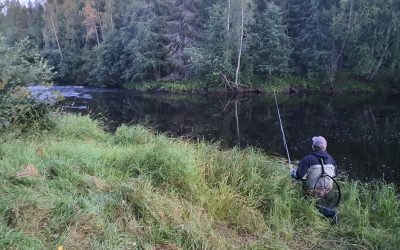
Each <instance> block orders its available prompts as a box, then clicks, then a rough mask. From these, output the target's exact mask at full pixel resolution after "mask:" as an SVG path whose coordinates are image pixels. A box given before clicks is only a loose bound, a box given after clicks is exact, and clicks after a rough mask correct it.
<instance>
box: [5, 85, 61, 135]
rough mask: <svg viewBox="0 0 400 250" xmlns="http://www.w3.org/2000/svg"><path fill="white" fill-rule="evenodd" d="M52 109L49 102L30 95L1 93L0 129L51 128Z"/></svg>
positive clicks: (52, 123) (52, 124)
mask: <svg viewBox="0 0 400 250" xmlns="http://www.w3.org/2000/svg"><path fill="white" fill-rule="evenodd" d="M51 110H52V109H51V106H50V105H49V104H47V103H44V102H41V101H38V100H36V99H33V98H30V97H23V96H22V97H21V96H17V95H13V94H5V93H4V94H0V129H20V130H22V131H26V130H27V129H29V128H36V129H39V130H43V129H50V128H52V127H53V126H54V122H53V120H52V119H51Z"/></svg>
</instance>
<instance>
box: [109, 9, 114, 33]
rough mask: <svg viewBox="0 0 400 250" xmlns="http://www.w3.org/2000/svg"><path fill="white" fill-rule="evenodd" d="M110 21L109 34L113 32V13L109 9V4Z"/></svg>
mask: <svg viewBox="0 0 400 250" xmlns="http://www.w3.org/2000/svg"><path fill="white" fill-rule="evenodd" d="M109 11H110V21H111V32H113V33H114V17H113V12H112V9H111V4H110V10H109Z"/></svg>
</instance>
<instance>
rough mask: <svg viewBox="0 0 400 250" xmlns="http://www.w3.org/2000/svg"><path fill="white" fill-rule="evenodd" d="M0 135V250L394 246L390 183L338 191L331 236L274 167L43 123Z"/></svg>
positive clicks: (270, 162) (141, 132) (92, 125)
mask: <svg viewBox="0 0 400 250" xmlns="http://www.w3.org/2000/svg"><path fill="white" fill-rule="evenodd" d="M52 119H53V120H54V126H53V127H52V128H49V129H48V130H47V131H29V132H25V133H22V134H21V133H17V132H16V131H7V132H3V133H2V134H1V137H2V138H1V139H2V144H0V169H1V170H0V171H1V175H0V190H1V192H0V197H1V199H0V214H1V217H2V220H0V248H1V249H10V248H12V249H24V248H30V249H44V248H55V247H56V246H58V245H63V246H64V247H65V249H88V248H102V249H104V248H105V249H129V248H144V249H203V248H209V249H239V248H253V249H254V248H256V249H263V248H289V249H309V248H341V249H349V248H361V249H362V248H378V249H382V248H384V249H394V248H396V246H397V245H399V244H400V237H399V235H400V201H399V198H398V196H397V194H396V191H395V188H394V187H393V186H392V185H386V184H362V183H359V182H352V183H350V182H346V181H344V182H342V189H343V193H344V197H343V205H342V207H341V210H340V212H341V222H340V224H339V225H337V226H334V227H332V226H331V225H330V222H329V221H328V220H327V219H325V218H323V217H322V216H321V215H320V214H319V213H318V212H317V211H316V210H315V209H314V205H313V202H312V201H311V200H307V199H304V197H303V195H302V192H301V191H300V185H299V184H298V183H293V182H292V181H291V180H290V178H289V177H288V174H287V169H286V166H285V165H284V164H283V163H282V160H280V159H277V158H274V157H270V156H267V155H265V154H263V153H262V152H259V151H257V150H255V149H251V148H249V149H246V150H238V149H232V150H222V149H221V148H219V147H218V145H215V144H207V143H203V142H198V143H192V142H187V141H184V140H180V139H173V138H169V137H167V136H165V135H162V134H156V133H154V132H153V131H150V130H148V129H146V128H144V127H143V126H133V127H127V126H124V125H123V126H121V127H120V128H118V129H117V131H116V132H115V134H109V133H106V132H104V130H103V129H102V128H101V126H99V124H98V123H97V122H96V121H93V120H91V119H89V118H88V117H82V116H75V115H65V116H64V115H55V116H54V117H53V118H52Z"/></svg>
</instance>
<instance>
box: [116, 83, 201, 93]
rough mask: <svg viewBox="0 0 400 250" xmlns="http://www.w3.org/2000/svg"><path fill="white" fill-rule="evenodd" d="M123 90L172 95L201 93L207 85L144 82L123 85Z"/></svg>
mask: <svg viewBox="0 0 400 250" xmlns="http://www.w3.org/2000/svg"><path fill="white" fill-rule="evenodd" d="M123 87H124V88H127V89H133V90H138V91H160V92H172V93H186V92H203V91H204V89H205V88H208V85H207V84H206V83H204V82H194V81H179V82H146V83H125V84H123Z"/></svg>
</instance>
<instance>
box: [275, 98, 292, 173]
mask: <svg viewBox="0 0 400 250" xmlns="http://www.w3.org/2000/svg"><path fill="white" fill-rule="evenodd" d="M274 96H275V104H276V110H277V111H278V117H279V123H280V125H281V132H282V139H283V146H284V147H285V149H286V153H287V158H288V162H289V166H290V167H292V162H291V160H290V155H289V149H288V146H287V142H286V136H285V131H284V130H283V125H282V119H281V112H280V111H279V105H278V98H277V97H276V92H275V90H274Z"/></svg>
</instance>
